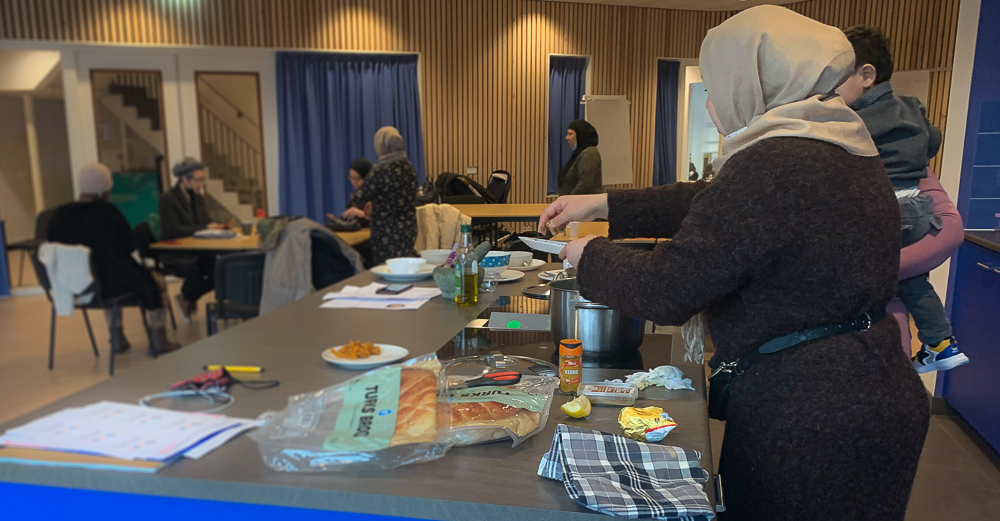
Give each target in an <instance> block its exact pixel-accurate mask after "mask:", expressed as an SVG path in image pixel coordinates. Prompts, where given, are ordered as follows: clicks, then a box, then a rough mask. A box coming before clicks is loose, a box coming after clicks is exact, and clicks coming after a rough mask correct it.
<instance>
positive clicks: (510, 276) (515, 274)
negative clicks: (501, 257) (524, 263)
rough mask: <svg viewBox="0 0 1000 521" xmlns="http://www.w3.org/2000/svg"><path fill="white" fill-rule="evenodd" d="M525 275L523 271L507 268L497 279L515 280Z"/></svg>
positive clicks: (500, 280) (504, 280) (502, 280)
mask: <svg viewBox="0 0 1000 521" xmlns="http://www.w3.org/2000/svg"><path fill="white" fill-rule="evenodd" d="M523 277H524V272H523V271H514V270H507V271H505V272H503V273H501V274H500V278H498V279H497V282H514V281H515V280H517V279H520V278H523Z"/></svg>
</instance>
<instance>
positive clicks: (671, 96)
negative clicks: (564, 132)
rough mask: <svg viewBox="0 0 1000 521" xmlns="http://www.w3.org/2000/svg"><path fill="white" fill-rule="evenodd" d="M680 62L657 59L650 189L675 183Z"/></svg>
mask: <svg viewBox="0 0 1000 521" xmlns="http://www.w3.org/2000/svg"><path fill="white" fill-rule="evenodd" d="M680 67H681V62H678V61H674V60H660V61H659V62H658V63H657V66H656V137H655V138H654V142H653V186H660V185H666V184H670V183H673V182H675V181H677V82H678V81H679V72H680Z"/></svg>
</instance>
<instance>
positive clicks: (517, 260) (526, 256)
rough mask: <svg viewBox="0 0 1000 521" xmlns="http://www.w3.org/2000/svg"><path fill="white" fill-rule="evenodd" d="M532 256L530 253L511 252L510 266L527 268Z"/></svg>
mask: <svg viewBox="0 0 1000 521" xmlns="http://www.w3.org/2000/svg"><path fill="white" fill-rule="evenodd" d="M532 258H534V256H533V255H532V254H531V252H530V251H512V252H510V265H511V266H514V267H516V268H521V267H524V266H527V265H528V263H529V262H531V259H532Z"/></svg>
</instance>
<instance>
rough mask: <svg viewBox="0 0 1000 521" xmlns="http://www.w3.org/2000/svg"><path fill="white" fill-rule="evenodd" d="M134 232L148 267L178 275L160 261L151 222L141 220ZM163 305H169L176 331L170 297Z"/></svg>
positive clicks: (143, 260)
mask: <svg viewBox="0 0 1000 521" xmlns="http://www.w3.org/2000/svg"><path fill="white" fill-rule="evenodd" d="M132 234H133V235H134V236H135V249H136V250H138V251H139V258H140V259H142V263H143V265H144V266H145V267H146V268H148V269H151V270H153V271H155V272H157V273H159V274H160V275H162V276H167V275H174V276H178V275H177V273H174V272H173V271H171V270H170V269H169V268H167V267H166V266H164V265H163V263H162V262H160V257H159V255H157V254H156V252H155V251H153V248H152V247H151V245H152V244H153V243H154V242H156V239H155V238H154V237H153V230H152V229H150V227H149V223H147V222H141V223H139V224H137V225H135V230H132ZM163 305H164V306H166V307H167V313H169V314H170V326H171V327H173V328H174V331H177V319H175V318H174V307H173V306H172V305H170V299H166V302H164V303H163Z"/></svg>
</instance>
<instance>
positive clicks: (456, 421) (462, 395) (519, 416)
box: [441, 375, 559, 447]
mask: <svg viewBox="0 0 1000 521" xmlns="http://www.w3.org/2000/svg"><path fill="white" fill-rule="evenodd" d="M558 386H559V379H558V378H555V377H552V376H530V375H525V376H522V377H521V381H520V382H518V383H517V384H515V385H510V386H503V387H473V388H470V389H461V390H451V391H449V392H448V395H447V396H448V398H447V400H442V404H441V406H442V407H448V408H449V409H450V412H451V414H449V415H448V416H451V418H450V421H451V424H452V427H451V434H452V440H453V442H454V443H455V445H459V446H465V445H476V444H479V443H487V442H492V441H498V440H505V439H508V438H509V439H512V440H513V441H514V443H513V445H512V446H513V447H516V446H518V444H520V443H521V442H522V441H524V440H526V439H528V438H530V437H532V436H534V435H535V434H536V433H538V432H540V431H541V430H542V429H544V428H545V423H546V422H547V421H548V418H549V408H550V407H551V406H552V393H553V392H554V391H555V389H556V387H558Z"/></svg>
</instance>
